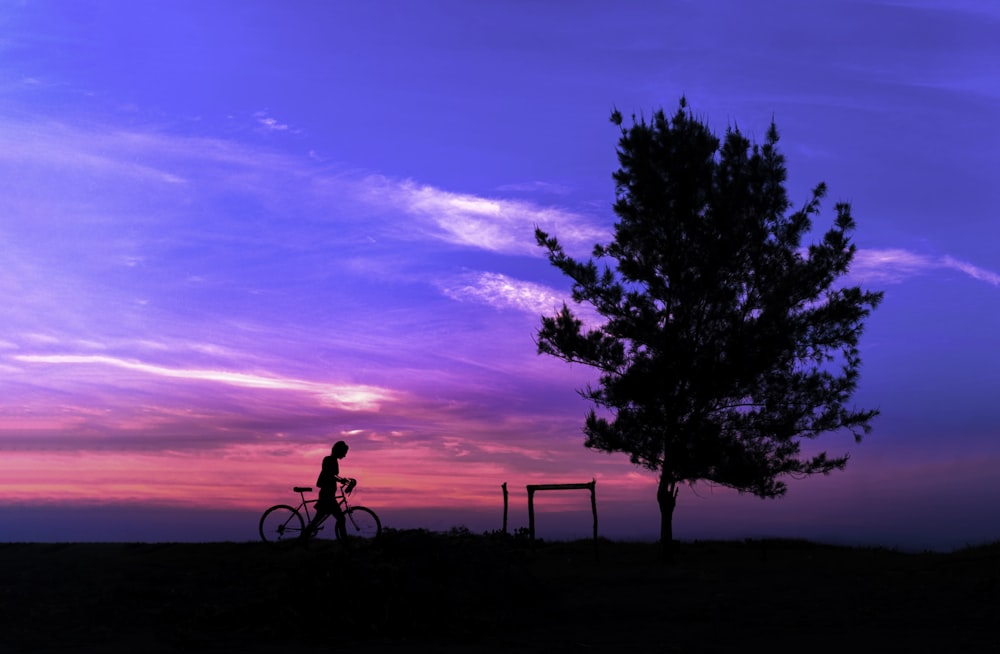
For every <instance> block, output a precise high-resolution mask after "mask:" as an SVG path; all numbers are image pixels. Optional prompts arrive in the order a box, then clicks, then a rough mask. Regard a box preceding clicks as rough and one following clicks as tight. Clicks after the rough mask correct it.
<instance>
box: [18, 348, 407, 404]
mask: <svg viewBox="0 0 1000 654" xmlns="http://www.w3.org/2000/svg"><path fill="white" fill-rule="evenodd" d="M12 358H13V359H15V360H18V361H23V362H25V363H39V364H51V365H102V366H111V367H115V368H123V369H126V370H133V371H136V372H141V373H146V374H149V375H156V376H159V377H170V378H175V379H183V380H193V381H209V382H217V383H220V384H227V385H230V386H241V387H246V388H259V389H267V390H277V391H299V392H305V393H310V394H313V395H315V396H317V397H318V398H320V400H321V401H322V402H323V403H324V404H327V405H330V406H334V407H337V408H340V409H345V410H348V411H365V410H377V409H378V408H379V405H380V403H381V402H384V401H386V400H389V399H392V398H393V396H394V393H393V392H392V391H390V390H388V389H383V388H377V387H374V386H364V385H350V384H326V383H321V382H312V381H304V380H300V379H290V378H286V377H278V376H268V375H256V374H248V373H241V372H231V371H226V370H201V369H192V368H170V367H166V366H158V365H152V364H148V363H142V362H140V361H130V360H125V359H119V358H115V357H110V356H102V355H80V354H21V355H15V356H14V357H12Z"/></svg>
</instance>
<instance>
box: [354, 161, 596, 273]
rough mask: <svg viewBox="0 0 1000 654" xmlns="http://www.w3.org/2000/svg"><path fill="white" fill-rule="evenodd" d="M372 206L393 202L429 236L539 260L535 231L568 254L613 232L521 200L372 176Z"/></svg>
mask: <svg viewBox="0 0 1000 654" xmlns="http://www.w3.org/2000/svg"><path fill="white" fill-rule="evenodd" d="M364 184H365V185H366V186H367V193H366V195H367V197H368V198H369V200H370V201H372V202H376V203H378V202H382V203H390V204H392V205H393V206H395V207H397V208H399V209H402V210H403V211H405V212H407V213H408V214H410V215H414V216H417V217H419V218H421V219H423V220H425V221H426V225H427V227H428V230H429V231H428V233H429V234H430V235H431V236H433V237H435V238H438V239H440V240H443V241H446V242H448V243H453V244H455V245H462V246H466V247H472V248H478V249H483V250H488V251H490V252H497V253H502V254H515V255H524V254H528V255H539V254H540V251H539V248H538V247H537V246H536V244H535V239H534V229H535V227H536V226H539V227H542V228H543V229H545V230H546V231H550V232H552V233H554V234H556V235H557V236H559V237H560V239H561V240H562V241H563V242H564V244H565V245H566V246H567V248H568V249H571V250H574V251H579V250H581V249H582V250H583V251H589V250H590V248H591V247H592V246H593V244H594V243H596V242H598V241H604V240H607V238H608V236H609V234H610V232H609V231H608V230H607V229H606V228H604V227H597V226H595V225H594V221H593V219H591V218H588V217H587V216H584V215H581V214H578V213H575V212H572V211H568V210H565V209H560V208H557V207H546V206H541V205H537V204H534V203H531V202H523V201H519V200H508V199H497V198H485V197H480V196H477V195H471V194H466V193H454V192H451V191H446V190H443V189H439V188H435V187H433V186H428V185H421V184H417V183H415V182H412V181H409V180H404V181H398V180H390V179H387V178H384V177H379V176H371V177H368V178H367V179H365V180H364Z"/></svg>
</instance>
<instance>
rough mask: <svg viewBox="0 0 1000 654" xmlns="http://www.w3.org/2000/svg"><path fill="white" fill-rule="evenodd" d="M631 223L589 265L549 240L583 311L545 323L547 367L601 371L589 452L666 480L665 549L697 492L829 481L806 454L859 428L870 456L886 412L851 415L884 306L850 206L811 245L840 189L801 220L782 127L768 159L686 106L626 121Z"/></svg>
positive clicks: (620, 209)
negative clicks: (875, 424) (870, 336)
mask: <svg viewBox="0 0 1000 654" xmlns="http://www.w3.org/2000/svg"><path fill="white" fill-rule="evenodd" d="M612 122H613V123H615V124H616V125H618V126H619V128H620V130H621V136H620V139H619V143H618V161H619V164H620V167H619V169H618V170H617V171H616V172H615V173H614V175H613V178H614V182H615V189H616V198H615V203H614V212H615V214H616V215H617V217H618V222H617V223H616V224H615V226H614V237H613V240H612V241H611V242H610V243H607V244H597V245H596V246H595V247H594V250H593V256H592V257H591V258H589V259H587V260H577V259H574V258H573V257H571V256H569V255H567V254H566V252H565V251H564V249H563V247H562V246H561V244H560V243H559V241H558V240H557V238H556V237H554V236H550V235H549V234H547V233H545V232H543V231H541V230H540V229H539V230H536V234H535V236H536V239H537V241H538V244H539V245H540V246H541V247H544V248H545V249H546V250H547V252H548V258H549V261H550V262H551V263H552V264H553V265H554V266H556V267H557V268H559V270H561V271H562V272H563V273H564V274H566V275H567V276H568V277H569V278H570V279H571V280H572V284H573V286H572V298H573V300H574V302H576V303H586V304H589V305H591V306H592V307H593V308H594V309H595V310H596V312H597V313H598V314H600V316H602V318H603V322H602V323H600V324H597V325H587V326H584V324H583V322H582V321H581V320H580V318H579V317H578V316H577V315H576V314H575V313H574V311H573V310H572V309H571V308H570V307H569V306H566V305H563V307H562V310H561V311H559V312H558V313H557V314H556V315H554V316H551V317H543V318H542V324H541V328H540V329H539V332H538V338H537V345H538V351H539V352H540V353H543V354H548V355H552V356H556V357H559V358H561V359H564V360H566V361H570V362H574V363H582V364H585V365H588V366H592V367H594V368H595V369H597V370H598V371H599V381H598V383H597V384H596V385H592V386H588V387H587V388H585V389H582V390H581V394H582V395H583V396H584V397H585V398H586V399H588V400H589V401H590V402H592V404H593V408H592V410H591V411H590V413H589V415H588V416H587V418H586V422H585V425H584V434H585V437H586V438H585V445H586V446H587V447H591V448H594V449H597V450H603V451H606V452H622V453H626V454H628V455H629V457H630V458H631V460H632V462H633V463H635V464H637V465H641V466H644V467H646V468H648V469H650V470H653V471H658V472H659V473H660V487H659V492H658V499H659V502H660V508H661V514H662V516H663V520H662V523H661V538H662V539H663V540H664V545H667V544H668V541H670V540H672V526H671V519H672V512H673V508H674V502H675V498H676V496H677V487H678V484H681V483H693V482H695V481H699V480H705V481H710V482H714V483H716V484H721V485H724V486H728V487H731V488H735V489H737V490H739V491H741V492H749V493H753V494H755V495H758V496H760V497H777V496H780V495H782V494H784V493H785V491H786V484H785V481H784V478H786V477H788V476H799V475H811V474H816V473H828V472H830V471H832V470H836V469H840V468H843V467H844V466H845V464H846V463H847V458H848V457H847V455H846V454H844V455H841V456H829V455H827V454H826V453H825V452H821V453H818V454H811V455H803V454H802V451H801V447H800V445H801V442H802V439H805V438H814V437H816V436H818V435H820V434H822V433H824V432H830V431H837V430H849V431H850V432H851V433H853V434H854V437H855V438H856V439H858V440H860V438H861V436H862V435H863V434H865V433H867V432H869V431H870V429H871V421H872V420H873V418H874V417H875V416H876V415H877V413H878V412H877V410H871V409H858V408H854V407H851V406H850V405H849V403H850V398H851V396H852V394H853V392H854V391H855V389H856V387H857V383H858V379H859V370H860V366H861V358H860V354H859V349H858V342H859V337H860V335H861V333H862V329H863V325H864V320H865V318H866V317H867V316H868V315H869V314H870V312H871V310H872V309H874V308H875V307H876V306H877V305H878V303H879V301H880V300H881V298H882V294H881V293H877V292H870V291H865V290H863V289H862V288H860V287H859V286H852V285H849V284H846V283H844V281H843V276H844V275H845V273H847V272H848V269H849V267H850V264H851V261H852V259H853V257H854V254H855V245H854V244H853V243H852V242H851V233H852V232H853V230H854V229H855V222H854V219H853V218H852V216H851V207H850V205H849V204H847V203H843V202H841V203H837V204H836V205H835V212H836V216H835V218H834V220H833V225H832V227H830V228H829V229H828V230H827V231H826V232H825V234H823V236H822V238H821V239H819V240H818V241H817V242H815V243H812V244H809V245H808V246H803V244H802V243H803V239H804V237H805V236H806V235H807V234H808V233H809V232H810V230H811V228H812V220H813V218H814V217H815V216H817V215H818V214H819V212H820V204H821V200H822V199H823V197H824V196H825V194H826V187H825V185H824V184H819V185H817V186H816V187H815V189H814V190H813V191H812V195H811V197H810V198H809V199H808V201H807V202H806V203H805V204H804V206H802V208H800V209H798V210H795V211H790V209H791V206H792V205H791V203H790V202H789V200H788V196H787V192H786V189H785V181H786V168H785V160H784V157H783V156H782V155H781V153H780V152H779V150H778V147H777V144H778V130H777V128H776V126H775V125H774V123H773V121H772V124H771V125H770V128H769V129H768V131H767V136H766V139H765V140H764V143H763V144H761V145H758V144H752V143H751V142H750V141H749V140H748V139H747V138H746V137H745V136H743V135H742V134H741V133H740V131H739V130H738V129H737V128H735V127H730V128H729V129H728V130H727V131H726V133H725V137H724V138H723V139H721V140H720V139H719V138H718V137H717V136H715V135H714V134H713V133H712V131H711V130H710V129H709V127H708V126H707V124H705V123H704V122H702V121H699V120H698V119H696V118H695V117H694V116H693V114H692V112H691V111H690V110H689V108H688V107H687V104H686V102H685V101H684V100H683V99H682V100H681V102H680V106H679V107H678V109H677V111H676V112H675V113H674V114H673V115H672V116H669V117H668V116H667V115H666V114H665V113H664V112H663V111H662V110H659V111H657V112H656V113H654V114H653V115H652V117H651V119H650V120H649V121H646V120H645V119H636V118H635V116H633V117H632V123H631V125H628V126H625V125H623V120H622V116H621V114H620V113H619V112H618V111H615V112H614V113H613V114H612Z"/></svg>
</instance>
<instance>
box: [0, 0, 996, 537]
mask: <svg viewBox="0 0 1000 654" xmlns="http://www.w3.org/2000/svg"><path fill="white" fill-rule="evenodd" d="M654 5H655V6H654ZM0 35H2V36H0V55H2V56H0V261H2V262H3V265H2V266H0V293H2V294H3V296H4V298H5V299H4V302H3V303H0V321H2V324H3V327H4V328H3V331H2V332H0V398H2V399H0V453H2V454H0V504H2V507H0V514H3V515H19V516H22V515H24V514H25V512H30V511H31V510H33V509H37V510H39V511H42V510H44V511H58V510H59V509H60V508H61V507H62V506H63V505H72V506H73V507H74V508H75V509H77V510H81V509H86V510H87V511H94V512H96V513H95V515H98V516H118V515H122V514H121V511H124V510H125V509H123V508H122V507H135V506H147V507H160V508H163V509H164V510H167V509H169V510H174V509H175V508H176V507H178V506H179V507H187V508H189V509H191V510H194V509H199V510H202V509H207V508H215V509H219V510H223V511H227V512H229V513H231V514H232V513H238V512H246V515H247V516H249V518H248V519H247V520H246V523H247V524H249V525H250V528H249V530H248V531H247V532H246V534H244V533H243V532H241V531H240V528H239V527H232V528H231V531H226V532H224V533H220V534H219V535H218V537H225V538H237V539H239V538H242V537H244V536H246V537H248V538H249V537H252V536H253V523H254V518H253V514H254V513H255V512H257V507H259V508H261V509H262V508H263V507H265V506H267V505H269V504H273V503H275V502H278V501H283V500H287V499H290V496H288V490H289V488H290V486H292V485H294V484H302V483H310V482H311V481H312V478H313V476H314V475H315V474H316V471H317V469H318V464H319V457H321V456H322V455H323V453H324V452H325V450H326V448H328V447H329V444H330V442H331V441H332V440H336V439H339V438H346V439H347V440H349V441H350V442H351V444H352V451H351V454H350V455H349V458H348V460H347V461H346V462H345V469H350V470H352V471H353V473H354V474H355V476H358V477H360V478H361V479H362V488H363V489H364V492H365V493H366V495H365V496H364V501H365V503H368V504H371V505H372V506H375V507H377V508H379V509H381V510H382V512H385V513H386V514H387V515H389V516H390V518H391V520H392V521H394V522H395V524H398V525H400V526H419V525H420V524H422V522H421V521H431V522H433V521H437V522H436V523H434V524H433V526H445V527H447V526H450V525H452V524H459V523H467V524H469V525H470V526H472V527H474V528H494V527H496V526H498V525H495V524H493V523H494V522H498V521H499V519H498V517H497V516H496V515H495V514H497V513H498V511H499V509H498V507H499V505H500V499H499V498H500V496H499V485H500V484H501V483H502V482H505V481H506V482H508V483H509V484H510V485H511V487H512V488H516V489H520V490H519V491H518V492H519V493H520V495H515V496H513V497H512V502H514V506H515V507H516V510H517V511H518V512H519V513H517V514H516V516H515V518H514V522H515V523H516V522H517V520H520V519H521V517H522V514H523V513H524V509H523V506H522V505H523V504H524V502H525V501H526V498H525V497H524V493H523V485H524V484H526V483H535V482H547V481H551V482H554V481H588V480H590V479H592V478H596V479H597V480H598V500H599V504H600V506H601V507H606V508H604V509H603V510H604V511H605V512H606V513H605V515H606V519H605V520H604V521H603V524H605V525H607V529H608V535H609V536H613V537H614V536H621V537H626V536H628V537H646V536H653V535H655V533H656V531H657V524H656V509H655V499H654V493H655V477H654V476H652V475H650V474H648V473H644V472H643V471H641V470H638V469H635V468H633V467H632V466H630V465H629V464H628V462H627V460H626V458H625V457H624V456H618V457H609V456H606V455H603V454H599V453H594V452H590V451H588V450H586V449H584V448H583V447H582V435H581V434H580V426H581V424H582V419H583V416H584V414H585V412H586V410H587V407H586V405H585V403H584V402H583V401H582V400H581V399H580V398H579V397H578V396H577V395H576V393H575V390H574V389H576V388H579V387H580V386H582V385H583V384H585V383H586V382H587V381H588V380H589V379H591V378H592V375H591V373H590V372H589V371H587V370H585V369H581V368H572V367H570V366H567V365H565V364H563V363H561V362H559V361H556V360H550V359H545V358H542V357H539V356H537V355H536V354H535V348H534V344H533V342H532V337H533V333H534V331H535V330H536V329H537V326H538V323H539V316H540V315H541V314H543V313H551V312H552V310H553V309H554V308H555V307H557V306H558V305H559V304H560V303H561V302H562V300H563V299H564V298H566V297H567V295H568V285H567V284H566V282H565V280H564V279H562V278H561V277H560V275H559V273H558V272H557V271H555V270H554V269H552V268H551V267H550V266H549V265H548V264H547V262H546V261H545V259H544V257H543V256H542V253H541V252H540V251H538V248H537V247H536V246H535V245H534V240H533V235H532V232H533V228H534V226H535V225H539V226H541V227H543V228H544V229H546V231H549V232H551V233H554V234H556V235H558V236H559V237H560V238H561V240H562V241H564V242H565V243H567V244H568V246H569V248H570V250H571V251H572V252H574V253H576V254H584V253H586V252H588V251H589V250H590V247H591V246H592V244H593V243H595V242H597V241H601V240H603V239H606V238H607V237H608V234H609V233H610V229H611V226H612V225H613V223H614V215H613V213H612V211H611V208H610V207H611V203H612V201H613V194H614V188H613V183H612V181H611V173H612V171H613V170H614V168H615V167H616V160H615V145H616V138H617V134H618V132H617V129H616V128H615V127H614V126H613V125H611V124H610V123H609V122H608V117H609V115H610V112H611V110H612V109H614V108H616V107H617V108H618V109H620V110H621V111H622V112H623V113H625V114H626V115H628V114H632V113H635V114H639V115H641V114H645V115H649V114H650V113H651V112H652V111H654V110H655V109H657V108H659V107H664V108H666V109H667V110H672V109H673V108H674V107H675V106H676V103H677V101H678V99H679V98H680V96H681V95H684V96H686V97H687V99H688V101H689V103H690V104H691V107H692V109H693V111H694V112H695V114H696V115H697V116H698V117H700V118H702V119H704V120H706V121H707V122H708V123H709V124H710V125H711V126H712V127H713V129H715V130H716V131H717V132H719V133H721V132H723V131H724V130H725V129H726V128H727V127H728V126H732V125H736V126H738V127H739V128H740V129H741V130H742V131H743V132H744V133H746V134H748V135H749V136H751V137H752V138H755V139H758V140H761V139H763V136H764V134H765V131H766V129H767V127H768V125H769V124H770V121H771V120H772V118H773V120H774V121H775V122H776V124H777V125H778V128H779V131H780V132H781V135H782V141H781V147H782V150H783V152H784V153H785V155H786V158H787V162H788V168H789V183H788V186H789V192H790V196H791V198H792V200H793V202H794V203H796V204H799V203H804V202H805V201H806V199H807V198H808V197H809V196H808V191H809V189H811V188H812V187H813V186H815V184H816V183H818V182H820V181H825V182H826V183H827V185H828V187H829V196H828V200H827V202H826V205H825V210H824V212H823V214H822V215H821V218H820V220H819V221H817V224H816V230H817V232H819V231H821V230H822V229H824V228H825V226H826V225H827V224H829V223H828V222H826V223H824V221H831V220H832V216H833V203H834V202H836V201H840V200H845V201H848V202H851V203H852V206H853V210H854V216H855V218H856V220H857V222H858V230H857V232H856V235H855V240H856V242H857V244H858V246H859V248H860V250H859V252H858V256H857V259H856V262H855V266H854V268H853V270H852V272H851V276H852V278H853V279H854V280H857V281H860V282H862V283H864V284H865V285H866V286H868V287H869V288H872V289H876V290H877V289H881V290H885V291H886V297H885V301H884V302H883V304H882V306H881V307H880V308H879V309H878V310H877V311H876V312H875V313H874V314H873V316H872V318H871V320H870V322H869V326H868V329H867V332H866V334H865V337H864V338H863V341H862V355H863V360H864V368H863V372H862V382H861V387H860V388H859V392H858V394H857V401H858V404H859V405H861V406H875V407H879V408H880V409H881V411H882V415H881V417H880V418H879V419H878V420H877V421H876V422H875V429H874V432H873V433H872V434H871V435H870V436H869V437H868V438H867V439H866V440H865V441H864V442H863V443H862V444H860V445H856V444H854V443H853V441H852V439H851V438H850V437H849V436H847V435H842V434H831V435H828V436H825V437H823V438H821V439H819V440H818V441H817V442H816V445H817V446H818V447H821V448H826V449H828V450H829V451H830V452H831V453H836V454H839V453H842V452H849V453H850V454H851V462H850V464H849V466H848V469H847V471H845V472H843V473H840V474H835V475H831V476H830V477H827V478H820V479H809V480H803V481H797V482H793V483H792V484H791V485H790V491H789V495H788V497H786V498H784V499H781V500H778V501H766V502H764V501H761V500H757V499H755V498H752V497H748V496H743V497H740V496H736V495H734V494H732V493H729V492H727V491H723V490H721V489H713V488H709V487H706V486H696V487H694V488H691V489H685V490H684V491H683V494H682V497H681V499H680V504H679V507H678V512H677V514H676V520H675V528H676V533H677V535H678V536H679V537H681V538H697V537H708V536H724V537H745V536H754V535H791V536H804V537H817V538H824V539H827V540H839V541H850V542H866V543H870V542H877V543H880V544H888V545H898V546H904V547H924V546H929V547H939V548H941V547H951V546H955V545H962V544H965V543H966V542H980V541H983V540H994V539H997V538H1000V527H996V525H998V524H1000V501H998V500H1000V497H998V496H1000V481H998V480H997V479H996V475H995V473H994V471H995V470H996V469H997V467H998V464H1000V442H998V437H1000V418H998V417H997V414H996V412H995V411H994V403H995V399H994V397H993V396H994V393H995V389H996V388H997V387H998V385H1000V384H998V381H1000V380H998V378H1000V372H998V363H1000V353H998V352H997V349H996V347H995V343H996V336H995V334H996V333H997V331H998V329H997V328H998V326H1000V325H998V322H1000V315H998V312H997V310H996V307H997V306H998V304H997V303H998V299H1000V249H998V248H997V245H996V238H997V234H998V227H997V215H996V213H997V209H996V207H997V206H1000V188H998V185H997V183H996V173H997V168H998V165H997V163H996V152H998V151H1000V128H998V127H997V125H996V121H995V117H996V116H997V115H998V109H1000V72H998V70H1000V69H998V68H997V65H996V63H997V61H1000V38H998V37H1000V10H998V9H997V8H995V7H994V6H993V5H992V4H991V3H989V2H985V1H983V2H833V1H829V2H813V3H801V2H782V1H776V2H770V1H765V2H758V3H743V2H737V1H735V0H732V1H728V2H727V1H722V0H718V1H708V2H662V3H647V2H616V3H598V2H476V3H467V2H377V1H376V2H366V3H340V2H300V3H296V4H295V5H294V7H292V6H290V5H288V3H279V2H250V3H248V2H222V1H219V2H211V3H204V2H171V3H133V2H124V1H104V2H86V1H84V2H73V3H65V2H30V1H26V2H18V3H9V4H6V5H5V6H4V7H3V8H0ZM209 497H210V498H212V499H211V500H206V499H205V498H209ZM548 501H549V502H550V505H551V506H552V507H554V508H560V509H563V508H565V509H567V510H568V509H571V508H573V507H575V504H574V503H573V502H574V500H573V499H568V500H556V499H552V500H548ZM581 502H582V503H583V504H585V501H583V500H581ZM562 503H565V507H564V506H563V504H562ZM583 508H586V507H585V506H584V507H583ZM394 511H397V513H395V514H394V513H393V512H394ZM171 515H173V514H171ZM572 515H573V514H572V513H567V514H565V515H564V516H563V517H564V518H565V517H566V516H572ZM417 516H421V517H417ZM424 516H433V517H432V518H431V517H424ZM566 519H567V520H568V521H569V522H568V523H567V524H568V525H569V526H568V527H566V528H567V529H568V530H569V532H570V533H572V531H573V529H575V527H574V526H573V525H574V524H575V523H573V519H572V518H566ZM111 520H112V518H109V521H111ZM551 520H552V521H553V522H554V521H556V520H557V518H556V517H555V516H553V517H552V518H551ZM6 522H8V525H9V526H8V527H5V529H6V530H8V538H9V539H27V540H45V539H85V538H88V537H90V535H89V534H88V533H86V532H87V528H86V527H85V526H79V527H75V528H74V533H72V534H68V533H58V534H56V533H52V528H51V526H50V525H51V524H52V523H51V521H42V522H41V523H40V524H38V525H35V526H31V527H30V528H29V527H27V526H24V525H27V524H28V523H27V522H25V521H23V520H21V519H18V520H7V521H6ZM15 522H17V523H19V524H21V526H19V527H16V528H15V527H14V523H15ZM168 522H169V525H168V526H167V529H168V530H167V531H166V532H163V531H157V532H155V537H158V538H177V539H184V538H195V537H197V536H196V535H195V536H192V535H190V534H186V533H185V532H184V527H183V525H182V524H180V522H179V521H176V520H170V521H168ZM410 523H414V524H410ZM91 524H92V523H91ZM47 525H49V526H47ZM581 525H582V526H581V528H580V533H581V534H582V535H586V533H587V529H588V524H587V523H586V521H583V522H582V523H581ZM159 528H161V529H162V528H163V527H162V526H161V527H159ZM141 533H142V532H140V535H141ZM149 533H151V534H152V533H154V532H149ZM133 536H134V534H130V535H129V537H133ZM2 537H3V534H0V538H2Z"/></svg>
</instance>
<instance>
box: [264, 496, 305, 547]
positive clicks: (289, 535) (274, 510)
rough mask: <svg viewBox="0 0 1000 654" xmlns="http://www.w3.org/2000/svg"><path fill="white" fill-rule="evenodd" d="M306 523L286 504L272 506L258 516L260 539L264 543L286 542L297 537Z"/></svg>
mask: <svg viewBox="0 0 1000 654" xmlns="http://www.w3.org/2000/svg"><path fill="white" fill-rule="evenodd" d="M305 526H306V523H305V521H304V520H303V519H302V515H301V514H300V513H299V512H298V511H296V510H295V509H293V508H292V507H290V506H288V505H287V504H278V505H276V506H272V507H271V508H270V509H268V510H267V511H264V515H262V516H261V517H260V539H261V540H262V541H264V542H265V543H272V544H277V543H288V542H292V541H294V540H295V539H297V538H298V537H299V536H300V535H301V534H302V530H303V529H305Z"/></svg>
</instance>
